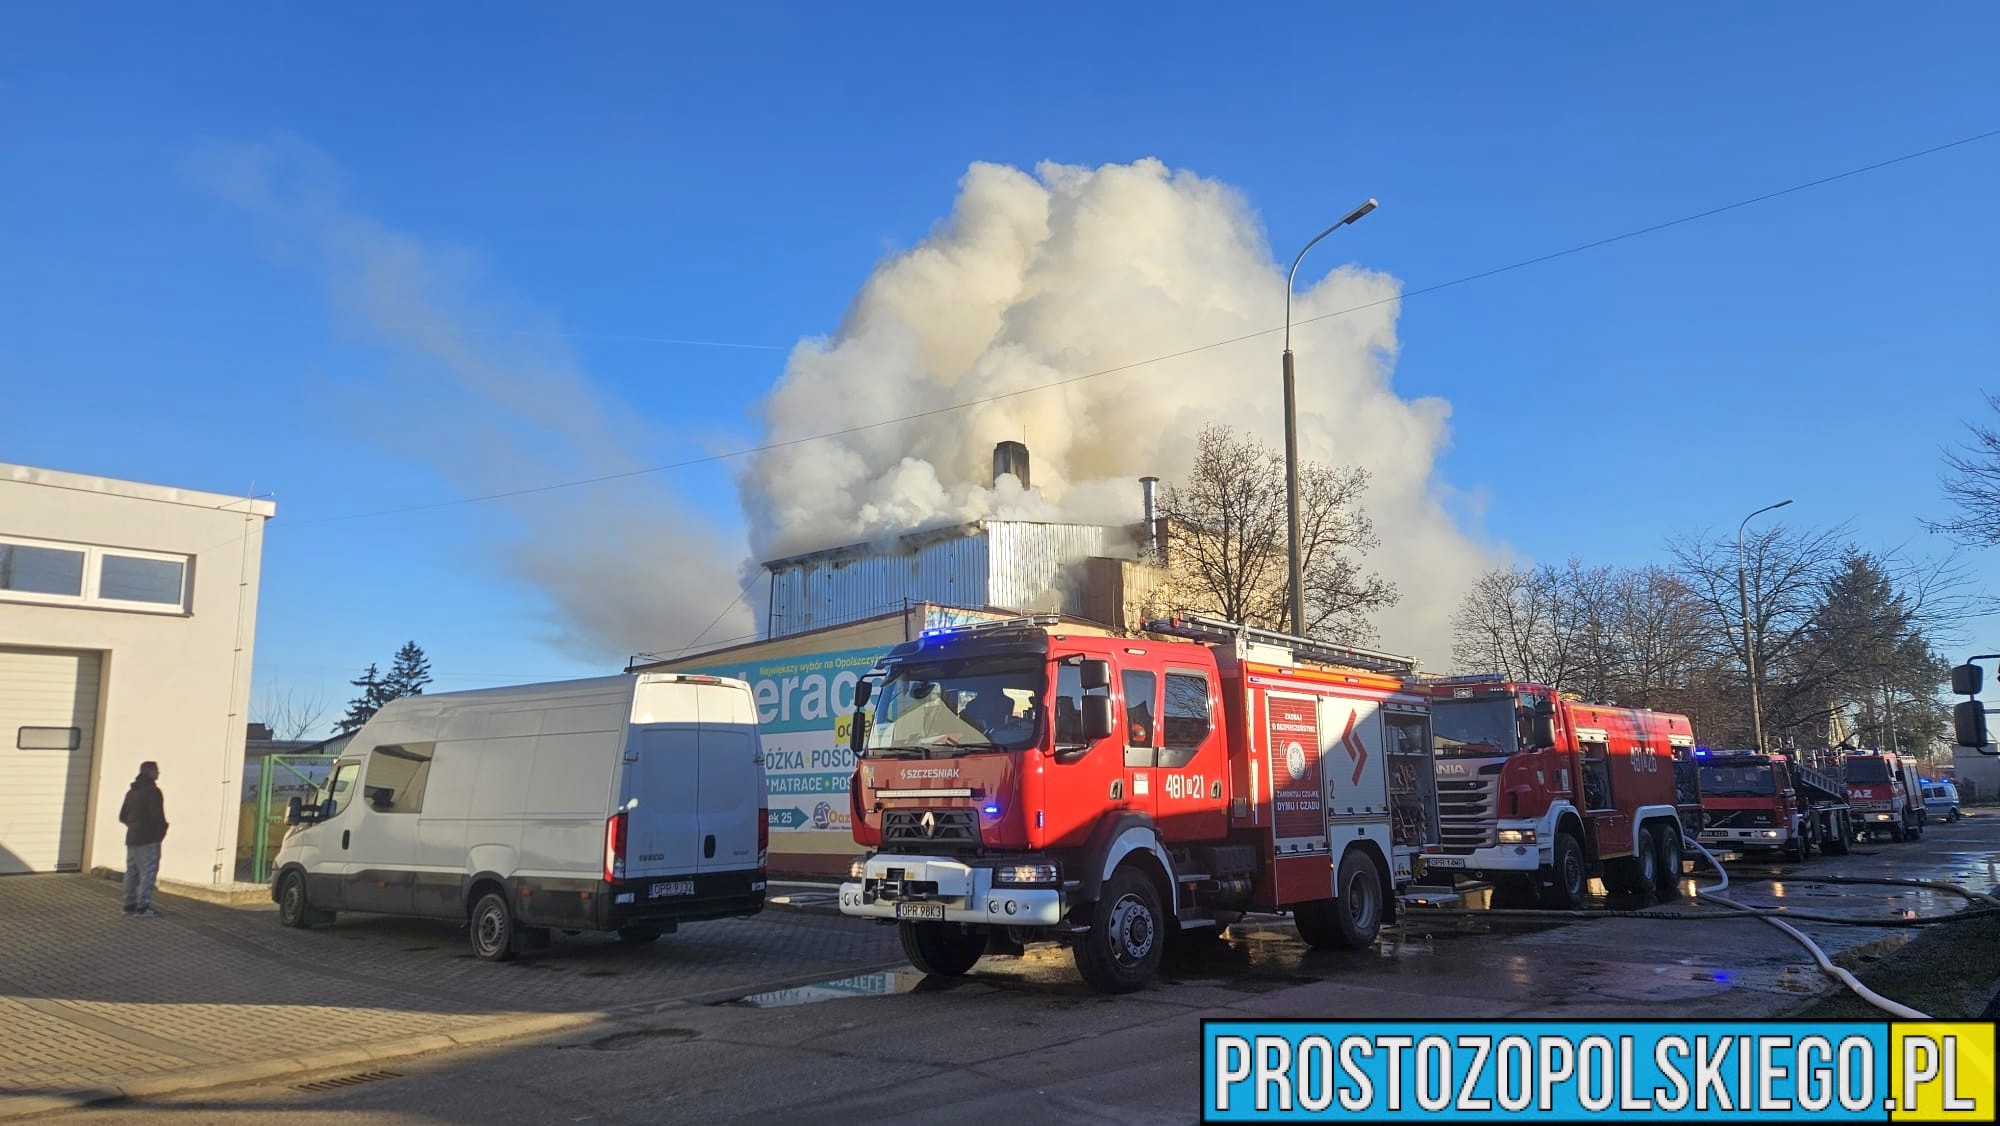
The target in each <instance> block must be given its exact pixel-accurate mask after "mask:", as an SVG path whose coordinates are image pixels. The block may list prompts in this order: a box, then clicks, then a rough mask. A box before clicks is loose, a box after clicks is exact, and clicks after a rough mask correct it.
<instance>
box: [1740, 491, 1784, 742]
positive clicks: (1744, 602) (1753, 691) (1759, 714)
mask: <svg viewBox="0 0 2000 1126" xmlns="http://www.w3.org/2000/svg"><path fill="white" fill-rule="evenodd" d="M1790 503H1792V502H1791V499H1790V498H1786V499H1785V500H1781V501H1779V502H1778V503H1776V504H1767V505H1765V506H1764V507H1762V508H1760V509H1758V510H1757V511H1755V512H1752V513H1751V514H1750V515H1749V516H1745V517H1744V518H1743V523H1741V524H1738V525H1736V602H1737V605H1738V606H1739V607H1740V608H1741V610H1742V613H1743V666H1744V668H1745V669H1746V670H1747V671H1748V672H1749V673H1750V725H1751V728H1752V730H1753V731H1755V732H1756V737H1757V753H1759V754H1762V753H1764V712H1763V710H1762V708H1761V707H1760V706H1759V704H1758V702H1757V646H1756V644H1755V643H1754V642H1752V641H1751V640H1750V595H1749V592H1748V589H1747V588H1746V587H1745V586H1744V581H1743V528H1744V526H1745V525H1747V524H1749V523H1750V521H1751V519H1752V518H1754V517H1757V516H1761V515H1763V514H1764V513H1766V512H1769V511H1771V510H1772V509H1774V508H1783V507H1785V506H1786V505H1788V504H1790Z"/></svg>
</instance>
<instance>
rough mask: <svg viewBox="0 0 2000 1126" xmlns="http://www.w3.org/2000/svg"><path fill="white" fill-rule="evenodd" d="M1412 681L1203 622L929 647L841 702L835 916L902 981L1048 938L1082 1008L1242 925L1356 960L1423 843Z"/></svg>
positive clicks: (1014, 624) (923, 643) (1014, 633)
mask: <svg viewBox="0 0 2000 1126" xmlns="http://www.w3.org/2000/svg"><path fill="white" fill-rule="evenodd" d="M1414 670H1415V662H1414V661H1412V660H1410V659H1408V658H1403V657H1395V656H1392V655H1389V654H1383V653H1374V652H1370V651H1368V650H1362V649H1354V648H1346V647H1336V646H1329V645H1324V644H1318V643H1313V642H1309V641H1306V640H1304V639H1300V638H1292V637H1286V636H1282V635H1278V634H1272V633H1267V632H1263V631H1258V630H1251V629H1245V628H1242V627H1239V626H1236V625H1232V624H1230V623H1224V622H1216V621H1213V620H1210V619H1203V618H1175V619H1170V620H1159V621H1153V622H1148V623H1147V624H1146V636H1143V637H1138V638H1131V637H1110V636H1098V635H1086V634H1078V633H1071V632H1066V631H1065V630H1064V629H1063V628H1062V627H1061V624H1060V622H1059V620H1058V619H1055V618H1030V619H1018V620H1014V621H1008V622H997V623H991V624H981V625H978V626H972V627H966V628H959V629H947V630H933V631H929V632H927V633H926V634H925V635H924V636H922V637H919V638H917V639H916V640H913V641H910V642H906V643H904V644H902V645H899V646H897V647H896V648H895V649H893V650H891V651H890V652H889V653H888V654H887V655H886V656H885V657H884V658H883V659H882V660H881V661H880V662H879V663H878V664H877V666H876V667H875V668H874V669H872V670H871V671H870V672H869V674H868V675H867V676H866V677H864V678H863V680H862V682H861V683H862V687H860V688H859V689H857V691H856V695H855V698H856V706H857V708H858V709H860V711H859V713H858V714H857V716H856V720H855V723H854V724H853V728H852V734H851V740H852V741H851V745H852V747H853V748H854V750H855V753H856V756H857V766H856V770H855V774H854V778H853V781H852V783H851V786H850V792H849V793H850V800H851V802H852V806H853V808H852V813H853V823H854V837H855V840H856V841H857V842H858V843H860V844H862V845H863V846H866V847H868V848H870V849H871V850H872V851H870V852H868V853H867V854H866V855H865V856H863V857H862V858H861V859H858V860H856V861H855V863H854V865H853V869H852V872H851V874H850V879H849V880H848V881H847V882H845V883H843V884H842V885H841V888H840V909H841V911H842V912H843V913H845V914H848V915H853V916H857V917H862V918H871V919H876V920H880V921H882V922H884V923H890V922H893V923H895V924H897V925H899V926H900V928H901V931H902V940H903V949H904V951H905V953H907V954H908V955H909V958H910V960H911V962H912V963H913V964H915V965H916V967H917V968H918V969H920V970H923V971H924V972H926V973H931V974H939V975H959V974H963V973H966V972H968V971H969V970H971V968H972V967H973V965H974V964H975V963H976V962H977V961H978V960H979V958H980V957H981V956H982V955H984V954H987V953H1021V952H1023V951H1024V950H1025V947H1026V944H1028V943H1030V942H1043V941H1054V942H1059V943H1063V944H1066V945H1068V946H1070V947H1071V950H1072V955H1073V957H1074V958H1075V961H1076V965H1077V969H1078V971H1079V972H1080V973H1081V974H1082V975H1083V977H1084V979H1085V980H1086V981H1087V982H1089V983H1090V984H1091V985H1092V986H1093V987H1095V988H1097V989H1099V990H1101V991H1105V992H1128V991H1131V990H1134V989H1138V988H1141V987H1142V986H1144V985H1145V984H1146V983H1147V982H1148V981H1149V980H1151V979H1152V978H1153V977H1154V976H1155V974H1156V973H1157V971H1158V968H1159V965H1160V960H1161V957H1162V954H1163V952H1164V950H1165V948H1166V945H1167V944H1168V943H1169V942H1170V941H1173V940H1174V939H1175V938H1177V937H1178V936H1179V935H1181V934H1182V933H1183V932H1198V931H1199V930H1200V929H1201V928H1214V927H1218V926H1224V925H1227V924H1228V923H1230V922H1233V921H1235V920H1236V919H1238V918H1240V917H1241V916H1242V914H1243V913H1245V912H1249V911H1260V912H1284V911H1289V912H1291V914H1292V916H1293V917H1294V920H1295V921H1296V923H1297V925H1298V929H1299V933H1300V934H1301V935H1302V936H1303V937H1304V938H1305V940H1306V941H1307V942H1308V943H1310V944H1312V945H1314V946H1320V947H1327V946H1346V947H1353V948H1361V947H1366V946H1368V945H1369V944H1371V943H1372V942H1374V940H1375V937H1376V934H1377V932H1378V931H1379V929H1380V927H1381V926H1382V924H1383V922H1384V920H1385V919H1387V918H1389V917H1391V915H1392V912H1393V910H1394V905H1395V903H1396V896H1397V892H1398V888H1399V886H1401V885H1402V884H1404V883H1407V882H1408V880H1409V878H1410V871H1411V866H1412V861H1413V859H1414V857H1415V856H1416V854H1417V853H1418V851H1419V850H1421V849H1422V847H1423V846H1424V845H1425V844H1426V843H1428V842H1430V841H1432V840H1434V839H1435V826H1436V794H1435V791H1434V790H1433V789H1432V786H1431V774H1430V764H1431V756H1430V727H1429V724H1428V718H1427V708H1426V706H1425V702H1424V700H1423V699H1422V698H1421V697H1418V696H1415V695H1412V694H1410V693H1408V692H1405V691H1403V690H1402V682H1403V678H1404V677H1406V676H1408V675H1409V674H1411V673H1412V672H1413V671H1414Z"/></svg>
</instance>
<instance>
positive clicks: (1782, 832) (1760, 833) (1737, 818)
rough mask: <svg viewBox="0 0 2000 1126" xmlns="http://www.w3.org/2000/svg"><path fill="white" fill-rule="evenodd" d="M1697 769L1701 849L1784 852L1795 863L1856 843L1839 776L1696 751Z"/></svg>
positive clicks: (1737, 754) (1774, 760)
mask: <svg viewBox="0 0 2000 1126" xmlns="http://www.w3.org/2000/svg"><path fill="white" fill-rule="evenodd" d="M1694 757H1695V762H1696V763H1698V764H1699V765H1700V767H1701V816H1702V823H1701V843H1702V844H1705V845H1717V846H1726V847H1730V848H1735V849H1737V850H1740V851H1771V852H1782V853H1784V854H1785V858H1786V859H1788V860H1791V861H1794V862H1799V861H1803V860H1805V859H1806V858H1807V857H1808V856H1810V855H1812V850H1813V849H1815V848H1817V849H1819V850H1820V851H1821V852H1825V853H1830V854H1834V855H1839V854H1842V853H1845V852H1846V851H1847V845H1848V842H1849V841H1851V840H1852V839H1853V837H1854V829H1853V826H1852V824H1851V823H1850V820H1849V819H1850V816H1851V813H1850V811H1849V809H1848V805H1847V795H1846V792H1845V791H1844V790H1843V789H1842V786H1841V783H1840V780H1839V778H1838V777H1837V776H1834V775H1829V774H1825V773H1822V772H1820V771H1818V770H1815V769H1813V768H1812V767H1810V766H1807V765H1805V764H1804V763H1802V762H1799V761H1796V760H1794V759H1792V758H1791V757H1789V756H1787V755H1781V754H1759V753H1758V752H1757V751H1755V750H1710V749H1706V748H1699V747H1698V748H1696V749H1695V752H1694Z"/></svg>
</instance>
